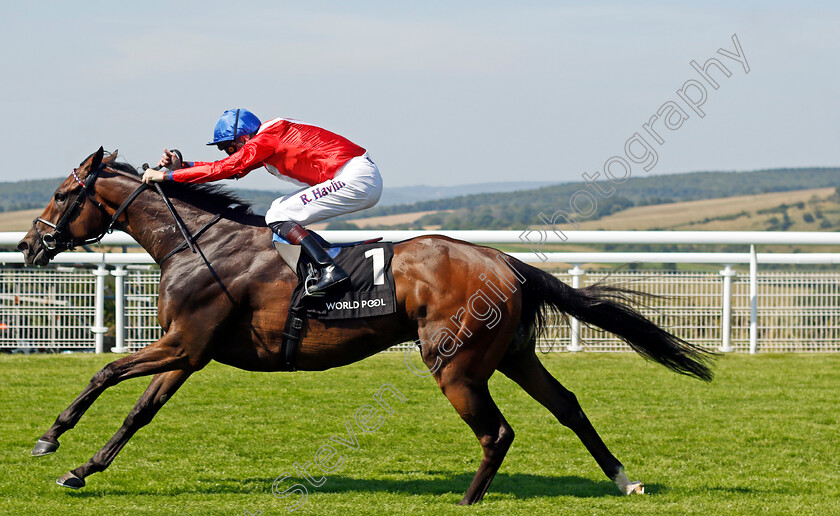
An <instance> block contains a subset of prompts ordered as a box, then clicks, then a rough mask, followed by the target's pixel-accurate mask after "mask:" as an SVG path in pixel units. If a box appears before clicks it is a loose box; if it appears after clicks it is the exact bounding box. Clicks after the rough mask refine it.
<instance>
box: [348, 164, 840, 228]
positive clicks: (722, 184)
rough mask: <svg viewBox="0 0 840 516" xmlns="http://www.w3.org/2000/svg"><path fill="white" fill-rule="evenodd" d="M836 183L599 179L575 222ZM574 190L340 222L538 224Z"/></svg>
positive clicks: (736, 175) (444, 203)
mask: <svg viewBox="0 0 840 516" xmlns="http://www.w3.org/2000/svg"><path fill="white" fill-rule="evenodd" d="M837 185H840V168H797V169H769V170H758V171H754V172H692V173H684V174H669V175H658V176H651V177H639V178H631V179H629V180H627V181H626V182H625V183H623V184H611V185H607V184H605V183H599V188H600V189H601V190H603V191H608V189H609V188H613V189H614V192H613V193H612V195H610V196H607V197H606V198H602V197H600V196H598V195H595V197H596V199H597V209H596V210H595V213H593V214H591V215H590V216H588V217H580V220H581V221H592V220H598V219H600V218H602V217H605V216H607V215H610V214H613V213H618V212H620V211H622V210H626V209H628V208H632V207H636V206H646V205H654V204H664V203H673V202H681V201H693V200H700V199H714V198H723V197H733V196H740V195H754V194H761V193H770V192H786V191H793V190H805V189H809V188H826V187H829V188H833V187H835V186H837ZM579 190H586V191H589V192H592V191H593V187H592V186H587V185H586V184H585V183H583V182H576V183H565V184H559V185H553V186H546V187H543V188H539V189H534V190H526V191H517V192H502V193H488V194H477V195H466V196H459V197H453V198H449V199H440V200H430V201H422V202H416V203H413V204H408V205H398V206H377V207H374V208H371V209H369V210H365V211H363V212H361V213H359V214H353V215H350V216H346V217H344V220H349V219H359V218H367V217H383V216H386V215H396V214H404V213H414V212H434V213H430V214H428V215H425V216H423V217H421V218H419V219H417V220H415V221H413V222H412V223H410V224H406V225H404V227H405V229H412V228H416V227H428V226H431V227H435V228H441V229H515V228H523V227H529V226H533V225H539V224H542V223H543V222H541V221H540V219H539V214H540V213H543V214H545V216H547V217H551V215H552V214H553V213H554V212H555V211H557V210H565V211H572V210H571V208H570V206H569V202H570V200H571V198H572V196H573V195H574V194H575V193H576V192H577V191H579Z"/></svg>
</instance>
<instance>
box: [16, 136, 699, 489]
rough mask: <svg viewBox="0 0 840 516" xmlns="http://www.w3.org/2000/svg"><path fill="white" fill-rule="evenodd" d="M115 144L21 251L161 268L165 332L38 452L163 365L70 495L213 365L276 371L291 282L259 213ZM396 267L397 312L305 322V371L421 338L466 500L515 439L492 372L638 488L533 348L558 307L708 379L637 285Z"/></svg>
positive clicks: (73, 476) (71, 182) (94, 158)
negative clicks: (476, 448) (137, 164)
mask: <svg viewBox="0 0 840 516" xmlns="http://www.w3.org/2000/svg"><path fill="white" fill-rule="evenodd" d="M116 154H117V153H116V152H114V153H112V154H110V155H108V156H106V155H105V152H104V151H103V149H102V148H101V147H100V148H99V150H98V151H96V152H95V153H93V154H92V155H90V156H89V157H88V158H86V159H85V160H84V161H83V162H82V163H81V164H80V165H79V167H78V168H77V169H74V171H73V173H72V174H71V175H70V176H69V177H68V178H67V179H66V180H65V181H64V182H63V183H62V184H61V185H60V186H59V187H58V189H57V190H56V191H55V194H54V195H53V197H52V199H51V200H50V202H49V204H48V205H47V207H46V208H45V210H44V212H43V214H42V215H41V217H39V218H38V219H36V220H35V221H34V222H33V225H32V228H31V229H30V230H29V232H28V233H27V234H26V236H25V237H24V238H23V240H21V242H20V243H19V245H18V249H19V250H20V251H21V252H23V254H24V256H25V262H26V264H27V265H46V264H47V263H48V262H49V261H50V260H51V259H52V258H53V257H54V256H55V255H56V254H58V253H60V252H62V251H64V250H68V249H72V248H73V247H74V246H75V245H79V244H83V243H91V242H95V241H98V240H99V239H101V238H102V236H103V235H104V234H105V233H106V232H107V231H108V230H110V229H111V228H117V229H121V230H122V231H125V232H126V233H128V234H129V235H131V236H132V237H133V238H134V239H135V240H136V241H137V242H138V243H139V244H140V245H141V246H142V247H143V248H144V249H145V250H146V251H147V252H148V253H149V254H150V255H151V256H152V257H153V258H154V259H155V261H156V262H157V263H158V264H159V265H160V269H161V276H160V288H159V299H158V321H159V323H160V325H161V327H162V328H163V331H164V334H163V336H162V337H161V338H160V339H159V340H157V341H156V342H154V343H153V344H150V345H148V346H146V347H144V348H142V349H140V350H138V351H136V352H134V353H133V354H131V355H129V356H126V357H123V358H119V359H118V360H115V361H113V362H111V363H109V364H108V365H106V366H105V367H103V368H102V369H101V370H100V371H98V372H97V373H96V374H95V375H94V376H93V378H92V379H91V381H90V383H89V385H88V386H87V387H86V388H85V389H84V390H83V391H82V392H81V394H79V396H78V397H77V398H76V399H75V400H74V401H73V402H72V403H71V404H70V406H69V407H68V408H67V409H66V410H64V411H63V412H62V413H61V414H59V416H58V418H57V419H56V421H55V423H54V424H53V425H52V426H51V427H50V428H49V430H47V431H46V432H45V433H44V434H43V435H42V436H41V437H40V439H38V441H37V443H36V446H35V448H34V449H33V451H32V455H35V456H41V455H46V454H49V453H53V452H55V451H56V450H57V449H58V446H59V442H58V439H59V437H61V435H62V434H63V433H64V432H66V431H68V430H70V429H71V428H73V427H74V426H75V425H76V423H77V422H78V421H79V419H80V418H81V417H82V415H83V414H84V413H85V411H86V410H87V409H88V408H89V407H90V406H91V405H92V404H93V403H94V401H95V400H96V399H97V397H98V396H99V395H100V394H102V392H103V391H104V390H105V389H107V388H109V387H112V386H114V385H116V384H118V383H120V382H122V381H124V380H127V379H129V378H135V377H138V376H145V375H154V377H153V378H152V380H151V383H150V384H149V386H148V388H147V389H146V390H145V392H144V393H143V395H142V396H141V397H140V399H139V400H138V401H137V404H136V405H135V407H134V408H133V409H132V410H131V411H130V413H129V414H128V417H127V418H126V419H125V421H124V423H123V424H122V426H121V428H120V429H119V430H118V431H117V432H116V434H114V436H113V437H112V438H111V439H110V440H109V441H108V442H107V444H105V446H104V447H103V448H102V449H100V450H99V451H98V452H97V453H96V454H95V455H93V457H92V458H91V459H90V460H89V461H88V462H86V463H84V464H82V465H81V466H79V467H78V468H76V469H74V470H72V471H70V472H68V473H66V474H64V475H63V476H61V477H60V478H59V479H58V481H57V482H58V483H59V484H60V485H62V486H65V487H70V488H76V489H78V488H80V487H83V486H84V485H85V481H86V479H87V477H88V476H90V475H91V474H93V473H97V472H100V471H103V470H104V469H105V468H107V467H108V466H109V465H110V464H111V462H112V461H113V460H114V458H115V457H116V455H117V453H119V451H120V450H121V449H122V448H123V446H125V444H126V443H127V442H128V440H129V439H130V438H131V437H132V436H133V435H134V434H135V432H137V431H138V430H139V429H140V428H141V427H143V426H144V425H147V424H148V423H150V422H151V421H152V418H153V417H154V416H155V414H156V413H157V412H158V411H159V410H160V409H161V407H162V406H163V405H164V403H166V401H167V400H168V399H170V398H171V397H172V395H173V394H175V392H176V391H177V390H178V388H179V387H180V386H181V385H183V383H184V382H186V381H187V379H188V378H189V377H190V375H192V374H193V373H195V372H196V371H199V370H200V369H202V368H203V367H204V366H205V365H207V364H208V363H209V362H210V361H211V360H216V361H218V362H221V363H223V364H227V365H231V366H233V367H238V368H241V369H244V370H248V371H278V370H283V360H282V357H281V356H280V354H281V353H280V348H281V346H280V342H281V340H282V335H283V331H284V325H285V322H286V318H287V315H288V308H289V303H290V297H291V294H292V290H293V289H294V287H295V285H296V283H297V282H298V278H297V276H296V274H295V272H294V271H292V270H291V268H290V267H288V266H287V265H286V264H285V263H284V262H283V261H282V260H281V259H280V258H279V256H278V255H277V253H276V251H275V250H274V249H273V248H272V247H271V246H270V240H271V230H270V229H269V228H268V227H266V225H265V222H264V220H263V219H262V217H258V216H256V215H254V214H253V213H251V212H250V207H249V206H247V205H243V204H242V202H241V201H239V200H238V199H237V198H236V197H235V196H234V195H233V194H231V193H230V192H228V191H225V190H224V189H220V188H219V187H216V186H208V185H183V184H177V183H161V184H160V186H161V187H162V188H161V190H158V192H156V191H155V189H152V188H149V186H148V185H145V184H143V183H142V182H141V181H140V176H139V175H138V173H137V171H136V170H135V169H134V168H133V167H132V166H130V165H128V164H126V163H120V162H117V161H116ZM161 192H165V193H166V194H167V196H168V197H169V198H171V205H172V206H174V207H175V209H176V211H177V213H180V214H181V215H182V220H183V221H184V222H183V223H184V224H185V225H186V226H191V227H192V229H190V231H191V232H192V233H193V234H195V235H197V236H195V237H194V238H193V240H194V241H193V242H192V243H191V245H194V246H195V251H196V252H195V253H192V252H187V251H185V250H184V251H180V252H178V250H179V249H180V248H183V247H184V246H183V244H184V236H183V235H182V233H181V231H180V230H179V228H178V227H176V224H173V216H174V213H175V212H172V213H170V211H169V210H168V209H167V207H166V205H167V204H168V203H170V201H168V200H167V201H166V202H163V199H162V198H161V196H160V193H161ZM196 228H202V229H201V230H197V229H196ZM205 230H206V231H205ZM173 253H174V254H173ZM500 264H502V265H500ZM391 266H392V270H393V276H394V280H395V288H396V301H397V311H396V313H394V314H392V315H388V316H379V317H371V318H365V319H361V320H345V321H319V320H308V321H307V322H306V324H305V326H304V328H303V330H302V340H301V342H300V345H299V350H298V354H297V363H296V366H297V369H298V370H302V371H320V370H325V369H329V368H332V367H339V366H343V365H347V364H350V363H353V362H356V361H358V360H361V359H363V358H366V357H368V356H371V355H373V354H375V353H377V352H380V351H382V350H385V349H387V348H389V347H390V346H393V345H395V344H398V343H402V342H409V341H419V342H420V343H421V344H420V356H421V358H422V360H423V362H424V363H425V365H426V367H428V368H429V370H430V371H431V373H430V375H431V376H433V377H434V379H435V380H436V381H437V383H438V385H439V387H440V389H441V391H443V394H444V395H445V396H446V397H447V399H448V400H449V401H450V402H451V403H452V406H453V407H454V408H455V410H456V411H457V412H458V414H459V415H460V416H461V417H462V418H463V419H464V421H465V422H466V423H467V425H469V427H470V428H471V429H472V431H473V432H474V433H475V436H476V437H477V438H478V441H479V443H480V444H481V447H482V449H483V453H484V455H483V458H482V460H481V464H480V466H479V468H478V471H477V472H476V474H475V477H474V478H473V480H472V482H471V483H470V485H469V488H468V489H467V491H466V493H465V495H464V498H463V499H462V500H461V501H460V502H459V504H472V503H476V502H478V501H480V500H481V499H482V498H483V497H484V495H485V493H486V492H487V489H488V487H489V486H490V483H491V482H492V480H493V477H494V476H495V474H496V472H497V470H498V469H499V466H500V465H501V463H502V460H503V459H504V457H505V454H506V452H507V450H508V448H509V447H510V445H511V442H512V441H513V438H514V433H513V429H512V428H511V427H510V425H509V424H508V423H507V421H505V418H504V417H503V416H502V413H501V412H500V411H499V408H498V407H497V406H496V404H495V402H494V401H493V398H492V397H491V396H490V392H489V390H488V385H487V382H488V379H489V378H490V376H491V375H492V374H493V372H494V371H496V370H498V371H501V372H502V373H503V374H504V375H506V376H507V377H509V378H510V379H511V380H513V381H514V382H515V383H517V384H518V385H519V386H521V387H522V388H523V389H524V390H525V391H526V392H527V393H528V394H529V395H530V396H532V397H533V398H534V399H536V400H537V401H538V402H540V403H541V404H542V405H544V406H545V407H546V408H547V409H548V410H549V411H551V413H552V414H553V415H554V416H555V417H556V418H557V420H558V421H559V422H560V423H561V424H563V425H565V426H567V427H569V428H570V429H571V430H572V431H573V432H574V433H575V434H576V435H577V436H578V438H579V439H580V440H581V441H582V442H583V444H584V446H585V447H586V448H587V450H588V451H589V452H590V453H591V454H592V456H593V458H594V459H595V461H596V462H597V464H598V465H599V466H600V467H601V469H602V470H603V472H604V474H606V476H607V477H608V478H610V479H612V480H613V481H614V482H615V483H616V485H617V486H618V488H619V489H620V491H621V493H623V494H631V493H634V492H635V493H642V492H644V491H643V487H642V484H641V483H640V482H631V481H629V480H628V478H627V476H626V475H625V473H624V467H623V465H622V463H621V462H619V461H618V460H617V459H616V458H615V457H614V456H613V454H612V453H610V451H609V450H608V449H607V446H606V445H605V444H604V442H603V441H602V440H601V438H600V437H599V435H598V433H597V432H596V431H595V429H594V428H593V426H592V424H591V423H590V422H589V420H588V419H587V417H586V416H585V415H584V413H583V411H582V410H581V407H580V405H579V403H578V401H577V399H576V398H575V396H574V394H572V393H571V392H570V391H568V390H566V389H565V388H564V387H563V386H562V385H561V384H560V383H559V382H558V381H557V380H556V379H555V378H554V377H553V376H552V375H551V374H549V373H548V371H547V370H546V369H545V368H544V367H543V366H542V364H541V363H540V361H539V359H538V358H537V355H536V352H535V345H536V339H537V338H538V337H539V335H540V333H541V332H542V331H543V330H544V329H545V328H546V327H547V325H548V324H549V323H550V322H551V321H552V320H553V318H555V317H557V316H561V317H562V316H563V314H569V315H571V316H574V317H576V318H578V319H579V320H582V321H584V322H585V323H587V324H591V325H594V326H597V327H600V328H602V329H604V330H606V331H609V332H611V333H614V334H615V335H617V336H619V337H620V338H621V339H623V340H624V341H625V342H627V343H628V344H629V345H630V346H631V347H632V349H634V350H635V351H636V352H638V353H639V354H641V355H642V356H643V357H645V358H647V359H650V360H653V361H656V362H658V363H660V364H663V365H664V366H666V367H668V368H669V369H672V370H673V371H675V372H678V373H681V374H685V375H689V376H692V377H696V378H699V379H702V380H705V381H711V379H712V372H711V370H710V368H709V365H710V364H709V362H710V359H712V358H713V355H714V353H711V352H709V351H706V350H704V349H702V348H700V347H696V346H694V345H692V344H690V343H688V342H685V341H684V340H682V339H680V338H678V337H676V336H674V335H672V334H671V333H669V332H667V331H665V330H664V329H662V328H660V327H658V326H657V325H656V324H654V323H653V322H651V321H650V320H648V319H646V318H645V317H644V316H642V315H641V314H640V313H639V312H638V311H637V310H636V309H635V308H634V307H633V306H632V304H631V303H630V301H629V298H628V296H629V295H631V294H636V293H637V292H634V291H631V290H627V289H623V288H619V287H617V286H609V285H604V284H597V285H594V286H589V287H586V288H581V289H574V288H572V287H569V286H567V285H566V284H564V283H563V282H561V281H560V280H558V279H557V278H555V277H553V276H552V275H550V274H548V273H546V272H544V271H541V270H539V269H537V268H535V267H531V266H529V265H527V264H525V263H522V262H520V261H518V260H516V259H514V258H512V257H510V256H508V255H506V254H504V253H502V252H501V251H498V250H496V249H492V248H488V247H483V246H478V245H474V244H470V243H467V242H463V241H458V240H453V239H450V238H446V237H443V236H422V237H418V238H413V239H410V240H406V241H403V242H398V243H395V244H394V256H393V259H392V262H391ZM491 273H492V275H491ZM488 278H495V280H496V282H495V283H494V282H493V281H490V280H489V279H488ZM503 285H504V286H503ZM491 291H492V292H491ZM479 292H482V293H483V294H484V295H485V298H486V299H485V301H484V303H485V305H487V306H486V307H485V308H487V309H489V305H490V304H493V305H494V306H495V308H496V312H497V313H496V317H495V318H494V319H493V320H492V321H489V322H488V317H489V316H487V311H486V310H485V311H484V312H481V311H479V310H477V309H476V310H472V309H470V310H465V309H464V307H469V306H473V307H475V306H477V305H475V299H476V296H477V295H478V293H479ZM491 296H495V297H491ZM488 299H492V300H493V301H492V302H488V301H487V300H488ZM470 303H473V305H470ZM491 322H492V323H493V324H491ZM453 323H454V328H455V329H454V330H453V329H452V326H453ZM447 328H448V329H447ZM444 329H447V330H446V331H444ZM441 335H443V337H441Z"/></svg>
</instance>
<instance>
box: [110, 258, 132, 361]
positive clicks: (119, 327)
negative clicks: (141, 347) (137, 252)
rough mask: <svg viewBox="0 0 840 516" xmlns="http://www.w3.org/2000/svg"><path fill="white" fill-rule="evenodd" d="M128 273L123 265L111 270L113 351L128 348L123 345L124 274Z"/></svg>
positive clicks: (123, 350)
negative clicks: (112, 288)
mask: <svg viewBox="0 0 840 516" xmlns="http://www.w3.org/2000/svg"><path fill="white" fill-rule="evenodd" d="M126 274H128V273H127V272H126V270H125V265H117V266H116V268H115V269H114V270H113V271H111V275H113V276H114V326H115V328H114V331H115V333H116V342H115V345H114V349H112V350H111V351H112V352H114V353H128V348H126V347H125V275H126Z"/></svg>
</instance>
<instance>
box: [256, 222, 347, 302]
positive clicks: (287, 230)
mask: <svg viewBox="0 0 840 516" xmlns="http://www.w3.org/2000/svg"><path fill="white" fill-rule="evenodd" d="M269 227H270V228H271V229H272V231H274V232H275V233H277V234H278V235H280V236H281V237H283V238H285V239H286V240H288V241H289V242H291V243H292V244H299V245H300V246H301V248H302V249H303V252H305V253H306V255H307V256H308V257H309V259H310V260H312V262H313V263H314V264H315V266H316V268H317V269H318V279H317V281H316V282H315V284H314V285H306V292H307V293H308V294H309V295H323V294H324V291H325V290H327V289H329V288H330V287H332V286H333V285H336V284H338V283H340V282H342V281H345V280H346V279H348V278H349V277H350V276H349V275H348V274H347V273H346V272H344V270H343V269H342V268H341V267H339V266H338V265H336V264H335V262H334V261H333V259H332V258H330V255H329V254H327V251H326V250H325V249H324V248H323V247H321V244H320V243H319V242H318V240H317V239H316V238H315V237H314V236H312V235H310V234H309V232H308V231H306V229H304V228H303V227H302V226H300V225H299V224H296V223H294V222H281V223H272V224H269Z"/></svg>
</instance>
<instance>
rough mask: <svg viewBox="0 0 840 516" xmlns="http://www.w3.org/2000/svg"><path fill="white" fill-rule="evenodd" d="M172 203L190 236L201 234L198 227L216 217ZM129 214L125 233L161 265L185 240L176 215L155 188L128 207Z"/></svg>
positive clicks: (187, 205)
mask: <svg viewBox="0 0 840 516" xmlns="http://www.w3.org/2000/svg"><path fill="white" fill-rule="evenodd" d="M170 200H171V202H172V204H173V206H174V208H175V212H176V213H177V214H178V217H180V219H181V220H182V221H183V222H184V224H185V225H186V226H187V228H188V231H189V232H190V233H192V232H195V231H197V229H196V228H198V227H200V226H201V225H202V224H204V223H205V219H208V220H209V219H210V218H212V217H213V216H214V215H213V214H211V213H208V212H206V211H203V210H200V209H198V208H196V207H195V206H192V205H190V204H187V203H185V202H182V201H179V200H178V199H170ZM125 214H126V217H127V221H128V224H127V225H125V227H124V230H125V232H126V233H128V234H129V235H131V237H132V238H134V240H136V241H137V243H138V244H140V246H141V247H143V249H145V250H146V252H148V253H149V254H150V255H151V256H152V257H153V258H154V259H155V261H156V262H158V263H160V260H161V259H163V257H165V256H166V255H167V254H168V253H170V252H171V251H172V250H173V249H175V248H176V247H178V246H179V245H181V244H183V243H184V241H185V239H184V236H183V234H182V233H181V231H180V229H179V228H178V224H177V222H176V221H175V218H174V216H173V215H172V213H171V212H170V211H169V209H168V208H167V207H166V204H165V203H164V200H163V199H162V198H161V197H160V195H159V194H158V193H157V192H156V191H155V190H153V189H150V190H149V193H147V194H142V195H140V196H139V197H138V198H137V199H135V200H134V202H132V203H131V204H130V205H129V206H128V207H127V208H126V210H125Z"/></svg>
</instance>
